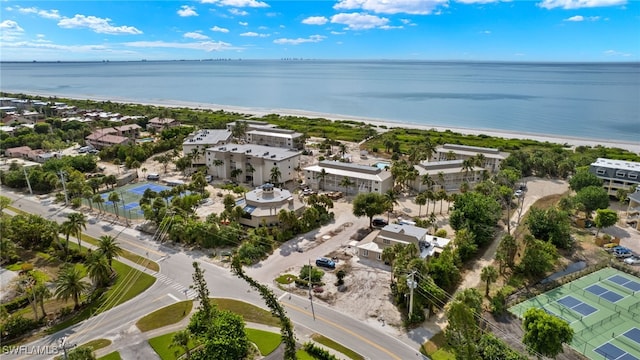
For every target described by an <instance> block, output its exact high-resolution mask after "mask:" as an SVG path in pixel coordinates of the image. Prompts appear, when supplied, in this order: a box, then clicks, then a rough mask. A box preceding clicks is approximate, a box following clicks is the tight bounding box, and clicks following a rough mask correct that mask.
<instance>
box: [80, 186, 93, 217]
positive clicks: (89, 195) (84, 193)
mask: <svg viewBox="0 0 640 360" xmlns="http://www.w3.org/2000/svg"><path fill="white" fill-rule="evenodd" d="M82 197H83V198H84V199H85V200H87V202H88V203H89V210H91V212H93V201H92V200H93V192H92V191H91V188H90V187H86V188H84V189H83V190H82Z"/></svg>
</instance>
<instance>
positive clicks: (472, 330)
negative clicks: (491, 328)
mask: <svg viewBox="0 0 640 360" xmlns="http://www.w3.org/2000/svg"><path fill="white" fill-rule="evenodd" d="M481 314H482V295H480V293H478V291H477V290H476V289H465V290H463V291H462V292H459V293H458V294H456V296H455V298H454V299H453V300H452V301H451V303H449V305H448V306H447V310H446V315H447V319H448V321H449V324H448V325H447V328H446V329H445V337H446V338H447V341H448V343H449V345H451V347H452V349H453V350H454V352H455V354H456V359H477V358H478V351H479V350H480V349H479V346H478V342H479V340H480V336H481V335H482V332H481V330H480V316H481Z"/></svg>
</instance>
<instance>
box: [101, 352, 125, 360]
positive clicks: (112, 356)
mask: <svg viewBox="0 0 640 360" xmlns="http://www.w3.org/2000/svg"><path fill="white" fill-rule="evenodd" d="M98 360H122V358H121V357H120V353H119V352H117V351H114V352H112V353H109V354H107V355H105V356H103V357H101V358H98Z"/></svg>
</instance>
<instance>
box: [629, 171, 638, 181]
mask: <svg viewBox="0 0 640 360" xmlns="http://www.w3.org/2000/svg"><path fill="white" fill-rule="evenodd" d="M627 176H628V177H629V179H633V180H635V179H637V178H638V173H634V172H630V173H629V175H627Z"/></svg>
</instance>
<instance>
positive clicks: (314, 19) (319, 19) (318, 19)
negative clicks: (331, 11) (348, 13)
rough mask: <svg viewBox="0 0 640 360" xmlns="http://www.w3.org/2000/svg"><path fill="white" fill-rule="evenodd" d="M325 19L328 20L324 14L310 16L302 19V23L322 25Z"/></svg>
mask: <svg viewBox="0 0 640 360" xmlns="http://www.w3.org/2000/svg"><path fill="white" fill-rule="evenodd" d="M327 21H329V19H327V18H326V17H324V16H310V17H308V18H306V19H304V20H302V23H303V24H307V25H324V24H326V23H327Z"/></svg>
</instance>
